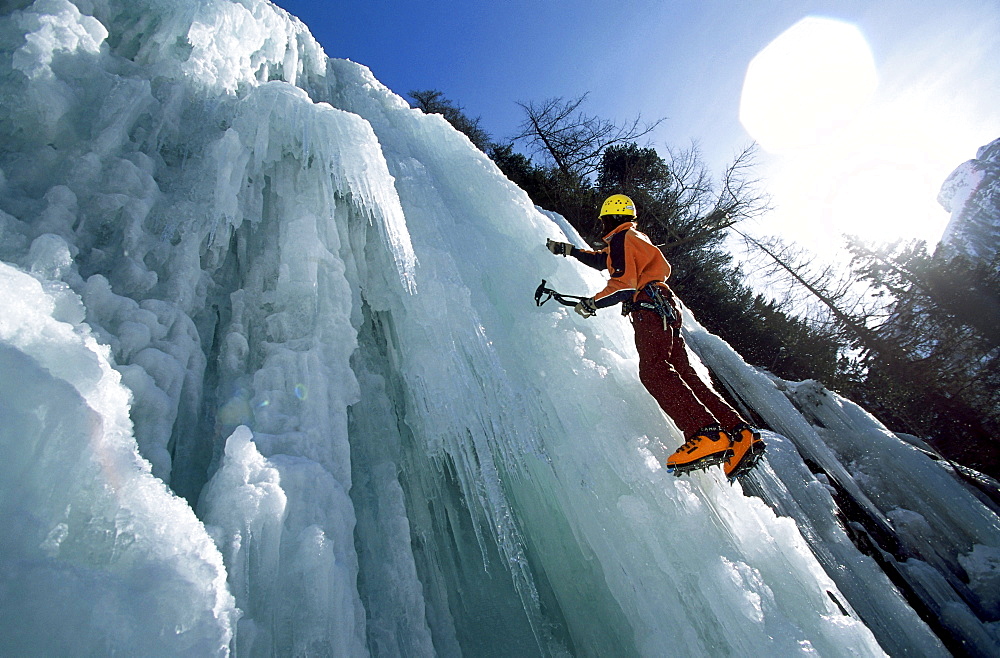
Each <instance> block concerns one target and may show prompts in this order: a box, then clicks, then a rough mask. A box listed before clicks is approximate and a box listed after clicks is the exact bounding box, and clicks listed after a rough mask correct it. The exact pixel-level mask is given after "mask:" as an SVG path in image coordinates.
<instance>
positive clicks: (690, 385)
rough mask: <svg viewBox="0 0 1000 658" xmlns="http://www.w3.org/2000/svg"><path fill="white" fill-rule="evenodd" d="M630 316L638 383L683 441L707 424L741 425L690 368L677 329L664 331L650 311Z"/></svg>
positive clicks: (658, 319)
mask: <svg viewBox="0 0 1000 658" xmlns="http://www.w3.org/2000/svg"><path fill="white" fill-rule="evenodd" d="M631 316H632V328H633V330H634V331H635V348H636V350H637V351H638V352H639V380H640V381H641V382H642V384H643V386H645V387H646V390H648V391H649V392H650V394H651V395H652V396H653V397H654V398H655V399H656V401H657V402H658V403H659V404H660V408H662V409H663V411H665V412H666V413H667V415H668V416H670V417H671V418H672V419H673V420H674V422H675V423H677V426H678V427H679V428H680V430H681V431H682V432H684V436H685V438H687V437H689V436H691V435H692V434H693V433H695V432H697V431H698V430H700V429H702V428H704V427H708V426H710V425H719V426H720V427H722V428H723V429H730V428H732V427H733V426H735V425H738V424H739V423H742V422H743V419H742V418H741V417H740V415H739V414H738V413H736V410H734V409H733V408H732V407H731V406H729V404H728V403H727V402H726V401H725V400H723V399H722V398H721V397H720V396H719V394H718V393H716V392H715V391H714V390H712V389H711V388H710V387H709V386H708V385H706V384H705V382H704V381H703V380H702V378H701V377H699V376H698V373H697V372H695V370H694V368H693V367H691V362H690V361H689V360H688V354H687V347H686V346H685V344H684V339H683V338H682V337H681V335H680V329H679V328H672V327H671V328H668V329H666V330H664V329H663V320H662V319H661V318H660V316H659V315H657V314H656V313H654V312H653V311H645V310H636V311H633V312H632V314H631Z"/></svg>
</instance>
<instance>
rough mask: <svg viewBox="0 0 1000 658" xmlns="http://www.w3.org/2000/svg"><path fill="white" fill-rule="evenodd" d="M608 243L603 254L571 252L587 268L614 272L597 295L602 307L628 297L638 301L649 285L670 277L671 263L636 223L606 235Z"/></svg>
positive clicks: (597, 252)
mask: <svg viewBox="0 0 1000 658" xmlns="http://www.w3.org/2000/svg"><path fill="white" fill-rule="evenodd" d="M604 242H605V243H606V244H607V245H608V246H607V247H605V248H604V249H601V250H600V251H587V250H586V249H576V248H574V249H573V251H572V252H571V253H570V255H571V256H573V257H575V258H576V259H577V260H579V261H580V262H581V263H583V264H585V265H589V266H590V267H593V268H594V269H598V270H603V269H607V270H608V272H610V273H611V280H610V281H608V285H607V286H605V287H604V290H602V291H600V292H599V293H597V294H596V295H594V301H595V302H597V307H598V308H604V307H606V306H611V305H613V304H616V303H618V302H621V301H624V299H623V298H626V297H630V298H631V299H632V300H633V301H634V300H635V298H636V297H637V296H638V294H639V291H640V290H642V288H643V286H645V285H646V284H647V283H651V282H655V281H661V282H662V281H666V280H667V278H668V277H669V276H670V263H668V262H667V259H666V258H664V257H663V253H662V252H660V250H659V249H658V248H657V247H656V246H654V245H653V243H652V242H650V240H649V238H648V237H646V234H645V233H643V232H641V231H639V230H637V229H636V225H635V222H624V223H623V224H620V225H619V226H618V227H617V228H615V229H614V230H613V231H611V232H610V233H608V234H607V235H605V236H604ZM627 293H631V295H628V294H627ZM601 300H604V304H601V303H600V301H601Z"/></svg>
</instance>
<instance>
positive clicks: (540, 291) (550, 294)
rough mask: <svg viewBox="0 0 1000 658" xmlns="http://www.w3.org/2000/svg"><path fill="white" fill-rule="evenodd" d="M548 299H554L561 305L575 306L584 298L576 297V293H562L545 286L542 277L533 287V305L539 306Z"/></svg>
mask: <svg viewBox="0 0 1000 658" xmlns="http://www.w3.org/2000/svg"><path fill="white" fill-rule="evenodd" d="M550 299H554V300H556V301H557V302H559V303H560V304H562V305H563V306H576V305H577V304H579V303H580V302H581V301H583V300H584V299H586V298H585V297H577V296H576V295H563V294H562V293H560V292H557V291H555V290H553V289H552V288H546V287H545V279H542V283H541V284H540V285H539V286H538V287H537V288H535V306H541V305H542V304H544V303H545V302H547V301H549V300H550Z"/></svg>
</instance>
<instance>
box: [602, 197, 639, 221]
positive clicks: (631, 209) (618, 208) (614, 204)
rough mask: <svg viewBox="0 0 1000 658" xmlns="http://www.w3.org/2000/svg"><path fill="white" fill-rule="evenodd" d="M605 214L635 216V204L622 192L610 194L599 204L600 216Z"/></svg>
mask: <svg viewBox="0 0 1000 658" xmlns="http://www.w3.org/2000/svg"><path fill="white" fill-rule="evenodd" d="M605 215H628V216H629V217H635V204H634V203H632V199H630V198H628V197H627V196H625V195H624V194H612V195H611V196H609V197H608V198H607V199H605V200H604V203H603V204H602V205H601V215H600V216H601V217H604V216H605Z"/></svg>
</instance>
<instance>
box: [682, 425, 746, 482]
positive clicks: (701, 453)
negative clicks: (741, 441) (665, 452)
mask: <svg viewBox="0 0 1000 658" xmlns="http://www.w3.org/2000/svg"><path fill="white" fill-rule="evenodd" d="M731 443H732V441H730V439H729V435H728V434H727V433H726V432H725V431H724V430H723V429H722V428H721V427H718V426H711V427H704V428H702V429H700V430H698V431H697V432H695V433H694V435H693V436H692V437H691V438H689V439H688V440H687V441H685V442H684V445H682V446H681V447H680V448H678V449H677V450H675V451H674V454H672V455H670V456H669V457H667V470H668V471H670V472H671V473H673V474H674V475H683V474H684V473H688V472H690V471H694V470H698V469H701V468H708V467H709V466H714V465H715V464H721V463H722V462H724V461H726V459H728V458H729V457H730V456H731V455H732V454H733V451H732V450H731V448H730V445H731Z"/></svg>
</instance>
